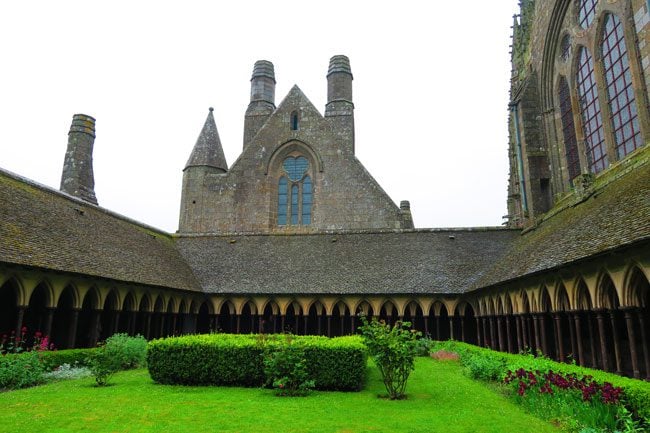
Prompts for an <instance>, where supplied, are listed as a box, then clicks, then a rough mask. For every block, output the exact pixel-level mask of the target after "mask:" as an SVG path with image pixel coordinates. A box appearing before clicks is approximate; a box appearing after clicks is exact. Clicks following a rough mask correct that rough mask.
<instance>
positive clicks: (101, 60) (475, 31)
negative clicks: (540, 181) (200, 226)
mask: <svg viewBox="0 0 650 433" xmlns="http://www.w3.org/2000/svg"><path fill="white" fill-rule="evenodd" d="M516 4H517V1H516V0H507V1H503V0H500V1H495V2H486V1H481V0H472V1H464V2H437V1H435V2H425V1H401V2H385V1H374V2H362V1H357V2H352V1H349V0H348V1H327V2H306V1H302V2H301V1H242V2H207V1H205V2H198V1H185V2H168V1H137V2H136V1H130V2H127V1H111V2H101V3H100V2H87V1H84V2H82V1H58V2H51V1H32V2H3V3H2V5H0V40H2V41H3V42H2V44H0V59H2V63H1V66H0V76H1V79H0V167H2V168H4V169H7V170H10V171H13V172H15V173H18V174H20V175H23V176H26V177H28V178H31V179H34V180H36V181H38V182H41V183H44V184H46V185H49V186H52V187H55V188H58V186H59V182H60V176H61V168H62V165H63V156H64V153H65V149H66V142H67V132H68V128H69V126H70V122H71V120H72V115H73V114H74V113H85V114H89V115H91V116H94V117H96V118H97V139H96V141H95V153H94V168H95V185H96V188H95V190H96V193H97V198H98V200H99V203H100V205H101V206H103V207H106V208H108V209H111V210H113V211H116V212H119V213H122V214H124V215H126V216H129V217H131V218H134V219H137V220H139V221H143V222H145V223H148V224H151V225H153V226H156V227H159V228H162V229H165V230H168V231H172V232H173V231H176V229H177V227H178V209H179V202H180V188H181V179H182V169H183V167H184V164H185V162H186V161H187V158H188V157H189V154H190V152H191V150H192V147H193V145H194V143H195V141H196V138H197V136H198V134H199V132H200V130H201V127H202V125H203V122H204V120H205V117H206V115H207V113H208V107H210V106H213V107H214V109H215V112H214V114H215V119H216V121H217V127H218V129H219V134H220V136H221V141H222V143H223V145H224V151H225V154H226V158H227V160H228V164H229V165H232V163H233V162H234V161H235V159H236V158H237V156H238V155H239V152H240V151H241V147H242V131H243V120H244V112H245V110H246V106H247V104H248V99H249V92H250V88H249V86H250V83H249V79H250V74H251V71H252V67H253V63H254V62H255V61H256V60H258V59H266V60H270V61H272V62H273V63H274V65H275V73H276V80H277V87H276V105H278V104H279V103H280V101H281V100H282V98H284V96H285V95H286V93H287V92H288V91H289V89H290V88H291V86H292V85H293V84H297V85H298V86H299V87H300V88H301V89H302V90H303V92H304V93H305V94H306V95H307V97H309V98H310V99H311V101H312V102H313V103H314V105H315V106H316V107H317V108H318V109H319V110H320V111H321V112H322V111H323V110H324V105H325V99H326V89H327V88H326V78H325V75H326V73H327V66H328V61H329V58H330V57H331V56H332V55H334V54H345V55H347V56H348V57H349V58H350V62H351V66H352V72H353V74H354V82H353V85H354V103H355V107H356V109H355V122H356V153H357V157H358V158H359V159H360V160H361V162H362V163H363V164H364V165H365V166H366V168H367V169H368V170H369V171H370V173H371V174H372V175H373V176H374V177H375V178H376V179H377V180H378V181H379V183H380V184H381V185H382V187H383V188H384V189H385V190H386V191H387V192H388V194H389V195H390V196H391V197H392V198H393V200H394V201H395V202H396V203H397V204H399V201H400V200H404V199H408V200H410V201H411V210H412V212H413V216H414V220H415V225H416V227H449V226H477V225H500V224H501V222H502V219H501V217H502V215H504V214H505V213H506V205H505V202H506V194H507V193H506V185H507V176H508V167H507V100H508V87H509V72H510V65H509V54H508V51H509V48H508V46H509V44H510V32H511V30H510V26H511V24H512V15H513V13H515V12H516V10H517V8H516Z"/></svg>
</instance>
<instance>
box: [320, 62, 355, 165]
mask: <svg viewBox="0 0 650 433" xmlns="http://www.w3.org/2000/svg"><path fill="white" fill-rule="evenodd" d="M325 118H326V119H327V120H328V122H329V123H330V125H332V130H333V131H334V133H335V134H336V135H337V136H338V138H339V145H340V147H341V150H343V151H346V152H349V153H352V154H354V103H353V102H352V69H351V68H350V59H348V58H347V56H343V55H337V56H333V57H332V58H331V59H330V64H329V68H328V70H327V104H326V105H325Z"/></svg>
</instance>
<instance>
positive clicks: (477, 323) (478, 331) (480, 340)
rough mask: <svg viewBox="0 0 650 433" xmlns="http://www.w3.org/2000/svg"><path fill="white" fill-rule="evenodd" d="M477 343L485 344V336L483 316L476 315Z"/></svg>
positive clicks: (479, 344)
mask: <svg viewBox="0 0 650 433" xmlns="http://www.w3.org/2000/svg"><path fill="white" fill-rule="evenodd" d="M476 344H477V346H479V347H481V346H483V336H482V335H481V318H480V317H478V316H477V317H476Z"/></svg>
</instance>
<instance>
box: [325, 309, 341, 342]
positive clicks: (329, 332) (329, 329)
mask: <svg viewBox="0 0 650 433" xmlns="http://www.w3.org/2000/svg"><path fill="white" fill-rule="evenodd" d="M341 332H343V329H341ZM327 336H328V337H330V338H332V315H331V314H328V315H327Z"/></svg>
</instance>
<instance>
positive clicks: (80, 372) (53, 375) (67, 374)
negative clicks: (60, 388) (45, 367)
mask: <svg viewBox="0 0 650 433" xmlns="http://www.w3.org/2000/svg"><path fill="white" fill-rule="evenodd" d="M91 375H92V373H91V372H90V369H89V368H88V367H79V366H75V365H70V364H61V365H60V366H58V367H56V368H55V369H54V370H52V371H48V372H46V373H45V374H44V375H43V376H44V378H45V380H68V379H82V378H84V377H89V376H91Z"/></svg>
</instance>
